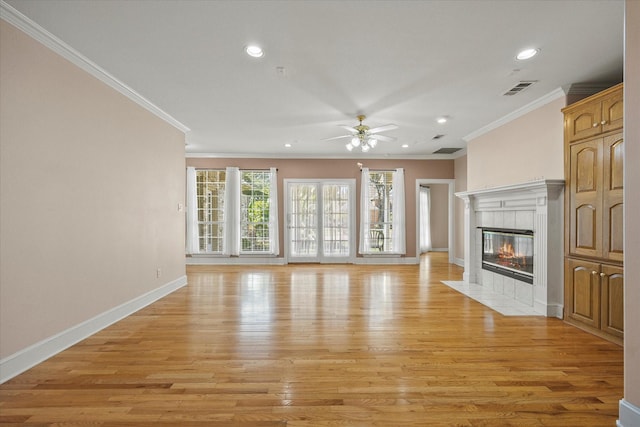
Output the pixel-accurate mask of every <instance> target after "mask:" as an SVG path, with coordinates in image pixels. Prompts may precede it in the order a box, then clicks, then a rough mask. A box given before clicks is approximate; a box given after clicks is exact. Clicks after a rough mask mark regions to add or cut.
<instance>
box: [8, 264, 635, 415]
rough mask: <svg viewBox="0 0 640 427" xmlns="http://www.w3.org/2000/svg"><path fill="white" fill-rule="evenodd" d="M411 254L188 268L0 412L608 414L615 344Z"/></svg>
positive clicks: (617, 377)
mask: <svg viewBox="0 0 640 427" xmlns="http://www.w3.org/2000/svg"><path fill="white" fill-rule="evenodd" d="M461 275H462V269H460V268H459V267H456V266H452V265H449V264H447V259H446V254H438V253H436V254H432V255H429V256H425V257H423V259H422V262H421V264H420V266H415V265H414V266H410V265H406V266H394V267H388V266H350V265H348V266H345V265H289V266H255V267H254V266H251V267H247V266H219V267H210V266H209V267H204V266H198V267H189V268H188V279H189V285H188V286H186V287H184V288H182V289H180V290H179V291H177V292H175V293H173V294H171V295H169V296H167V297H165V298H163V299H162V300H160V301H158V302H157V303H155V304H153V305H151V306H149V307H147V308H145V309H143V310H141V311H139V312H137V313H136V314H134V315H132V316H130V317H128V318H126V319H124V320H122V321H120V322H118V323H117V324H115V325H113V326H111V327H109V328H107V329H104V330H103V331H101V332H99V333H97V334H95V335H94V336H92V337H90V338H88V339H86V340H84V341H82V342H81V343H79V344H77V345H75V346H73V347H71V348H70V349H68V350H66V351H64V352H62V353H60V354H58V355H57V356H55V357H53V358H51V359H49V360H48V361H46V362H44V363H42V364H40V365H38V366H36V367H34V368H33V369H31V370H29V371H27V372H25V373H24V374H22V375H19V376H17V377H16V378H14V379H13V380H11V381H8V382H6V383H5V384H3V385H2V386H0V425H3V426H8V425H30V426H52V425H55V426H63V425H74V426H83V425H91V426H104V427H107V426H158V427H162V426H187V427H188V426H214V427H216V426H255V427H275V426H289V427H303V426H305V427H306V426H320V427H322V426H519V427H520V426H562V427H573V426H581V427H585V426H586V427H588V426H594V427H595V426H598V427H602V426H614V425H615V420H616V418H617V414H618V401H619V399H621V398H622V397H623V354H622V348H621V347H619V346H617V345H615V344H612V343H609V342H607V341H605V340H602V339H600V338H597V337H595V336H592V335H589V334H587V333H585V332H582V331H580V330H578V329H576V328H574V327H572V326H569V325H567V324H565V323H563V322H562V321H561V320H558V319H547V318H543V317H505V316H502V315H500V314H499V313H496V312H494V311H492V310H490V309H489V308H487V307H485V306H483V305H481V304H479V303H478V302H476V301H473V300H471V299H469V298H467V297H465V296H464V295H462V294H459V293H458V292H456V291H455V290H452V289H450V288H449V287H447V286H445V285H443V284H441V283H440V281H441V280H460V279H461Z"/></svg>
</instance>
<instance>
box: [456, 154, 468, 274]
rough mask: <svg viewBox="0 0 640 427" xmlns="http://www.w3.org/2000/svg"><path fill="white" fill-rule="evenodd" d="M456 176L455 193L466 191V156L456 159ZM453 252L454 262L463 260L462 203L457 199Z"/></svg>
mask: <svg viewBox="0 0 640 427" xmlns="http://www.w3.org/2000/svg"><path fill="white" fill-rule="evenodd" d="M454 168H455V175H456V187H455V191H456V193H457V192H460V191H467V156H462V157H458V158H457V159H456V160H455V164H454ZM454 212H455V218H454V221H455V226H454V229H455V230H456V232H455V237H454V238H455V245H454V246H455V252H454V255H453V256H454V258H455V259H456V262H461V261H463V260H464V201H463V200H462V199H460V198H458V197H456V199H455V205H454Z"/></svg>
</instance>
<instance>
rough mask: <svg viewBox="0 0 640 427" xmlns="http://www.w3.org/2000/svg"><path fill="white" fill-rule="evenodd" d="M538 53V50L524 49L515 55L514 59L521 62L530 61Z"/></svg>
mask: <svg viewBox="0 0 640 427" xmlns="http://www.w3.org/2000/svg"><path fill="white" fill-rule="evenodd" d="M538 52H540V49H533V48H531V49H525V50H522V51H520V52H519V53H518V54H517V55H516V59H518V60H520V61H523V60H525V59H530V58H533V57H534V56H536V55H537V54H538Z"/></svg>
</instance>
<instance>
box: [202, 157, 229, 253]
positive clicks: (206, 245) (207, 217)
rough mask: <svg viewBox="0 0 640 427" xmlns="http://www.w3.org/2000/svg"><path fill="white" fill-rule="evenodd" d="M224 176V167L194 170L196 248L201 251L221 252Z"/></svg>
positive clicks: (223, 223)
mask: <svg viewBox="0 0 640 427" xmlns="http://www.w3.org/2000/svg"><path fill="white" fill-rule="evenodd" d="M225 178H226V172H225V170H224V169H221V170H216V169H206V170H196V194H197V203H198V248H199V250H200V252H203V253H222V244H223V239H224V225H225V222H224V219H225V218H224V191H225Z"/></svg>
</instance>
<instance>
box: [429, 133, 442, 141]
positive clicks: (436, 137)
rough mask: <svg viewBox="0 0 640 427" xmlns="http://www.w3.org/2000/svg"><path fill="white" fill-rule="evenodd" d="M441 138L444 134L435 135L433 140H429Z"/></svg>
mask: <svg viewBox="0 0 640 427" xmlns="http://www.w3.org/2000/svg"><path fill="white" fill-rule="evenodd" d="M443 136H444V134H442V133H439V134H437V135H435V136H434V137H433V138H431V139H433V140H436V139H440V138H442V137H443Z"/></svg>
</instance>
